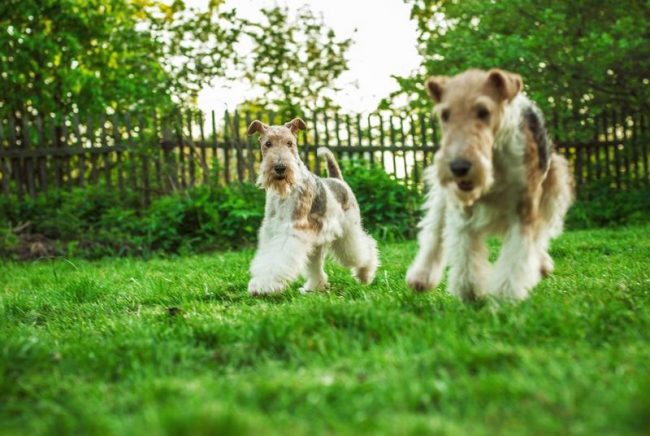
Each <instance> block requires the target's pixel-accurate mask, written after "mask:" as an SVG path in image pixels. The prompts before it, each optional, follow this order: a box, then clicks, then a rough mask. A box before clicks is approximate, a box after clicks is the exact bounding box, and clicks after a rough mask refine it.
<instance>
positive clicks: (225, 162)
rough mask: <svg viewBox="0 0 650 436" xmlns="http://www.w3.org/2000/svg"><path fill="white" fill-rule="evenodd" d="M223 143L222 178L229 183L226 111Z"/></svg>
mask: <svg viewBox="0 0 650 436" xmlns="http://www.w3.org/2000/svg"><path fill="white" fill-rule="evenodd" d="M223 134H224V143H223V165H224V173H223V174H224V180H225V181H226V184H229V183H230V114H229V113H228V111H226V113H225V114H224V131H223Z"/></svg>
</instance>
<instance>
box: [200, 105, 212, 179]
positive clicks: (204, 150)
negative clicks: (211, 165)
mask: <svg viewBox="0 0 650 436" xmlns="http://www.w3.org/2000/svg"><path fill="white" fill-rule="evenodd" d="M198 120H199V135H201V144H200V146H199V150H200V152H201V172H202V173H203V184H204V185H207V184H208V183H209V182H210V171H209V169H208V158H207V148H208V144H207V143H206V141H205V131H204V128H203V124H204V123H205V118H204V117H203V112H199V114H198Z"/></svg>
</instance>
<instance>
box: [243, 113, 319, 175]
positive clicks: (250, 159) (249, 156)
mask: <svg viewBox="0 0 650 436" xmlns="http://www.w3.org/2000/svg"><path fill="white" fill-rule="evenodd" d="M252 121H253V120H252V119H251V114H250V112H248V111H247V112H246V125H245V126H244V129H247V128H248V126H250V125H251V122H252ZM307 151H308V150H305V161H306V162H307V161H308V160H307ZM246 164H247V166H248V181H249V182H250V183H255V155H254V154H253V137H252V136H251V135H246Z"/></svg>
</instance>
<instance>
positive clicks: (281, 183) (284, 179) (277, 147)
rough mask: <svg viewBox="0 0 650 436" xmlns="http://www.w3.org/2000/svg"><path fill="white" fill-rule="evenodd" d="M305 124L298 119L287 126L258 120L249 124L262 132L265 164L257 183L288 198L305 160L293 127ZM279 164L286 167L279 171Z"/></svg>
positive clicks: (254, 129) (261, 138)
mask: <svg viewBox="0 0 650 436" xmlns="http://www.w3.org/2000/svg"><path fill="white" fill-rule="evenodd" d="M256 123H259V124H256ZM254 125H255V126H254ZM301 125H302V126H304V122H303V121H302V120H300V119H299V118H296V119H294V120H292V121H290V122H289V123H287V124H285V125H283V126H266V125H264V124H262V123H261V122H259V121H254V122H253V123H251V126H250V127H249V132H250V131H252V132H253V133H255V132H258V133H260V149H261V151H262V163H261V165H260V174H259V177H258V179H257V184H258V185H259V186H261V187H262V188H264V189H272V190H273V191H275V192H276V193H277V194H278V195H279V196H280V197H287V196H288V195H289V194H290V193H291V190H292V189H293V187H294V186H295V185H296V184H297V183H298V181H299V180H300V173H301V165H302V161H301V160H300V156H299V154H298V148H297V143H296V136H295V134H294V132H293V131H292V128H301V127H300V126H301ZM277 166H284V167H285V168H286V169H285V170H284V172H283V173H282V174H278V173H277V172H276V167H277Z"/></svg>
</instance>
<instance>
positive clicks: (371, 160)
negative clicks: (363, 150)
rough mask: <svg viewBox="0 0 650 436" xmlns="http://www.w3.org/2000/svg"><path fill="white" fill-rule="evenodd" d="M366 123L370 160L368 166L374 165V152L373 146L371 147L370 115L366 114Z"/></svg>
mask: <svg viewBox="0 0 650 436" xmlns="http://www.w3.org/2000/svg"><path fill="white" fill-rule="evenodd" d="M366 120H367V123H368V153H367V155H368V157H369V158H370V165H371V166H374V165H375V151H374V146H373V145H372V114H368V118H367V119H366Z"/></svg>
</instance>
